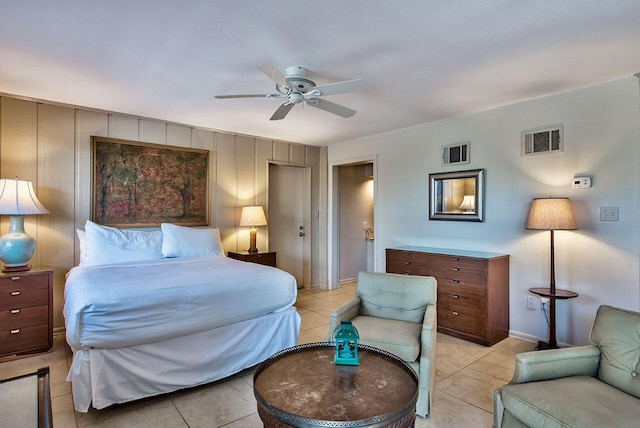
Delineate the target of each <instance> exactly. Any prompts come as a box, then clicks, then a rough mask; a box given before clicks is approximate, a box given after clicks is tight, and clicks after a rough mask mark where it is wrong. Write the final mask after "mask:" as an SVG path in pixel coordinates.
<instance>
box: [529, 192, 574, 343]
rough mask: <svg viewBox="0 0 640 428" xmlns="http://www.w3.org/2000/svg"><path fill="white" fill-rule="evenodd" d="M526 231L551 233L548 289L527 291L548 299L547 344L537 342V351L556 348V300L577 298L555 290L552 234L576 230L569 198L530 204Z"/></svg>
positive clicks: (566, 291) (568, 292)
mask: <svg viewBox="0 0 640 428" xmlns="http://www.w3.org/2000/svg"><path fill="white" fill-rule="evenodd" d="M526 228H527V229H530V230H548V231H550V232H551V278H550V280H549V287H548V288H546V287H541V288H539V287H535V288H530V289H529V291H530V292H532V293H534V294H537V295H538V296H542V297H546V298H548V299H549V342H548V343H546V342H538V349H555V348H558V342H557V340H556V300H557V299H571V298H573V297H578V294H577V293H574V292H572V291H568V290H560V289H558V288H556V269H555V259H554V243H553V232H554V231H556V230H576V229H577V228H578V227H577V226H576V221H575V219H574V218H573V211H572V210H571V204H570V203H569V198H536V199H534V200H533V202H531V209H530V210H529V218H527V225H526Z"/></svg>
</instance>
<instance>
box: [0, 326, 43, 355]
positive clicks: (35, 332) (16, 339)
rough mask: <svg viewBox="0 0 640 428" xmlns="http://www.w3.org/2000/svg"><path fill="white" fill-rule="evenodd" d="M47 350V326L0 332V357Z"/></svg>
mask: <svg viewBox="0 0 640 428" xmlns="http://www.w3.org/2000/svg"><path fill="white" fill-rule="evenodd" d="M47 348H49V325H48V324H42V325H36V326H32V327H24V328H20V329H14V330H6V331H0V355H3V354H11V353H13V352H16V350H19V352H28V351H32V350H35V349H47Z"/></svg>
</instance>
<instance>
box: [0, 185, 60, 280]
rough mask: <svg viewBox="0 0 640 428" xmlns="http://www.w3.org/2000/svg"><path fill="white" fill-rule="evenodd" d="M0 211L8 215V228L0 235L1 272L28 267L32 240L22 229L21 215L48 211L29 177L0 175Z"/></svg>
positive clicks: (23, 269) (21, 269)
mask: <svg viewBox="0 0 640 428" xmlns="http://www.w3.org/2000/svg"><path fill="white" fill-rule="evenodd" d="M0 214H7V215H9V231H8V232H7V233H6V234H5V235H3V236H2V237H0V260H2V262H3V263H4V266H5V267H4V269H3V270H2V271H3V272H21V271H28V270H29V269H31V265H29V264H28V262H29V260H31V257H33V252H34V251H35V249H36V241H35V239H33V238H32V237H31V236H29V235H27V234H26V233H25V231H24V216H25V215H31V214H49V211H47V209H46V208H45V207H44V206H42V204H41V203H40V201H39V200H38V198H37V197H36V193H35V192H34V190H33V184H31V182H30V181H26V180H18V178H17V177H16V178H15V179H4V178H3V179H0Z"/></svg>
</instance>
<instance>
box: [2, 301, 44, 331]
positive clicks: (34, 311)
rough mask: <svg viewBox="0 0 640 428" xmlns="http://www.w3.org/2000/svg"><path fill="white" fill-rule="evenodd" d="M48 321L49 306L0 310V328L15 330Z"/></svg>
mask: <svg viewBox="0 0 640 428" xmlns="http://www.w3.org/2000/svg"><path fill="white" fill-rule="evenodd" d="M47 322H49V307H48V306H35V307H32V308H22V309H11V310H9V311H2V312H0V330H4V331H7V330H15V329H17V328H24V327H31V326H34V325H38V324H46V323H47Z"/></svg>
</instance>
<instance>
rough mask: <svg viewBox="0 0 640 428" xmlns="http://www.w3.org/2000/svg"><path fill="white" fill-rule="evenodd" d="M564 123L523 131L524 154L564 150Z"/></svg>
mask: <svg viewBox="0 0 640 428" xmlns="http://www.w3.org/2000/svg"><path fill="white" fill-rule="evenodd" d="M562 140H563V138H562V125H560V126H553V127H549V128H543V129H536V130H533V131H524V132H522V156H530V155H539V154H545V153H561V152H562V151H563V141H562Z"/></svg>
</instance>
